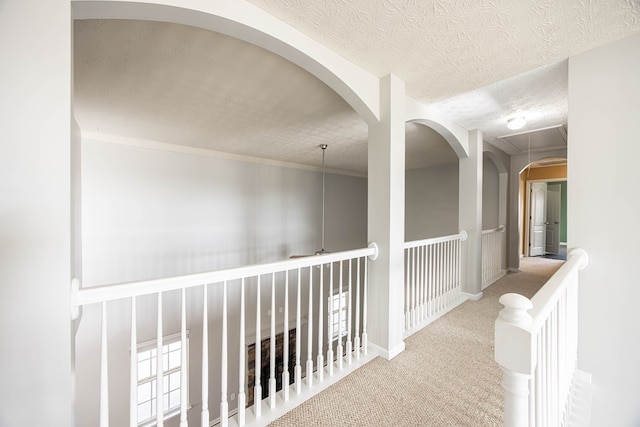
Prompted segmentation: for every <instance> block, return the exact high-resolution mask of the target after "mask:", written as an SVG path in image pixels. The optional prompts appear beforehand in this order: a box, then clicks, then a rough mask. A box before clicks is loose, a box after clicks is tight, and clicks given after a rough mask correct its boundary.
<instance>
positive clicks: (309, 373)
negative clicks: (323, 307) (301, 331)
mask: <svg viewBox="0 0 640 427" xmlns="http://www.w3.org/2000/svg"><path fill="white" fill-rule="evenodd" d="M307 326H308V329H307V387H309V388H311V387H313V354H312V351H313V343H312V340H313V267H309V315H308V316H307Z"/></svg>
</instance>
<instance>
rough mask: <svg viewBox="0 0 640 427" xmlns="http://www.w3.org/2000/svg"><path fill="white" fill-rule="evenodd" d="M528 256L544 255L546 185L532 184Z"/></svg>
mask: <svg viewBox="0 0 640 427" xmlns="http://www.w3.org/2000/svg"><path fill="white" fill-rule="evenodd" d="M529 202H530V207H529V256H538V255H544V251H545V246H546V244H545V237H546V236H545V234H546V233H545V232H546V230H545V222H547V208H546V204H547V183H546V182H532V183H531V196H530V197H529Z"/></svg>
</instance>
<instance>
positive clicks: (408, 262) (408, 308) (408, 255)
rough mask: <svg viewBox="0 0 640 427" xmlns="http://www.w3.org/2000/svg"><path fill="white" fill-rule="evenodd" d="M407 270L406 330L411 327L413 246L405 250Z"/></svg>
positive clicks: (405, 292) (405, 285)
mask: <svg viewBox="0 0 640 427" xmlns="http://www.w3.org/2000/svg"><path fill="white" fill-rule="evenodd" d="M404 260H405V267H404V269H405V272H404V330H405V331H408V330H409V329H411V303H410V294H411V292H410V289H411V275H410V274H409V272H410V271H411V248H408V249H405V250H404Z"/></svg>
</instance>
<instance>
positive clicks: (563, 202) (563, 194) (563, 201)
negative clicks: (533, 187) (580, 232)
mask: <svg viewBox="0 0 640 427" xmlns="http://www.w3.org/2000/svg"><path fill="white" fill-rule="evenodd" d="M549 184H560V241H561V242H563V243H566V242H567V181H557V182H550V183H549Z"/></svg>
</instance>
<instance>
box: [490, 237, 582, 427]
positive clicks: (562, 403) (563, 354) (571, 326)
mask: <svg viewBox="0 0 640 427" xmlns="http://www.w3.org/2000/svg"><path fill="white" fill-rule="evenodd" d="M587 264H588V256H587V254H586V252H585V251H583V250H582V249H573V250H572V251H571V252H570V253H569V257H568V259H567V262H566V263H565V264H564V265H563V266H562V267H561V268H560V269H559V270H558V271H557V272H556V273H555V274H554V275H553V276H552V277H551V279H549V281H547V283H546V284H545V285H544V286H543V287H542V288H541V289H540V290H539V291H538V292H537V293H536V294H535V295H534V297H533V298H532V299H531V300H529V299H527V298H525V297H524V296H522V295H519V294H505V295H503V296H502V297H501V298H500V303H502V304H503V305H504V308H503V309H502V311H500V314H499V316H498V319H497V320H496V325H495V359H496V362H498V364H499V365H500V366H501V367H502V370H503V372H504V378H503V386H504V389H505V405H504V425H505V426H507V427H514V426H518V427H522V426H529V427H534V426H536V427H547V426H566V425H568V420H569V418H570V416H571V413H570V412H571V411H570V408H571V396H572V392H573V385H574V381H575V380H576V373H577V369H576V364H577V350H578V270H581V269H583V268H584V267H586V265H587Z"/></svg>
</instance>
